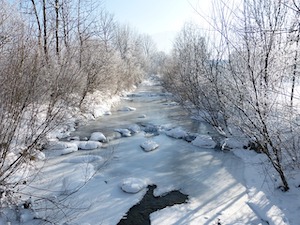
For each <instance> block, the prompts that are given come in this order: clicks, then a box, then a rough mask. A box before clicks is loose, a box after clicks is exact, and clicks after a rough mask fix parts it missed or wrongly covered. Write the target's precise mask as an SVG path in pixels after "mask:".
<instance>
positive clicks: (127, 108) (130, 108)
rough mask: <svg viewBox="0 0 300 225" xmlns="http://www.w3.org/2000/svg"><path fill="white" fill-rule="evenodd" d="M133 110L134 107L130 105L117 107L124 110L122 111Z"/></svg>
mask: <svg viewBox="0 0 300 225" xmlns="http://www.w3.org/2000/svg"><path fill="white" fill-rule="evenodd" d="M135 110H136V108H134V107H130V106H124V107H123V108H121V109H119V111H124V112H126V111H128V112H129V111H135Z"/></svg>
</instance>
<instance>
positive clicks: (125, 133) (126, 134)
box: [114, 128, 131, 137]
mask: <svg viewBox="0 0 300 225" xmlns="http://www.w3.org/2000/svg"><path fill="white" fill-rule="evenodd" d="M114 131H116V132H119V133H120V134H121V135H122V137H130V136H131V132H130V130H128V129H122V128H118V129H115V130H114Z"/></svg>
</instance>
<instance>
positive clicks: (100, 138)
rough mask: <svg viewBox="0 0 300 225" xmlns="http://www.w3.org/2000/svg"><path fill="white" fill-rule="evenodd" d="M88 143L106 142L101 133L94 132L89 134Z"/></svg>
mask: <svg viewBox="0 0 300 225" xmlns="http://www.w3.org/2000/svg"><path fill="white" fill-rule="evenodd" d="M90 141H100V142H106V137H105V135H104V134H103V133H102V132H94V133H92V134H91V137H90Z"/></svg>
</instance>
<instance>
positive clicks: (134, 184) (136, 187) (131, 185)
mask: <svg viewBox="0 0 300 225" xmlns="http://www.w3.org/2000/svg"><path fill="white" fill-rule="evenodd" d="M146 185H147V184H146V182H145V181H144V180H142V179H139V178H134V177H130V178H127V179H124V180H123V182H122V184H121V189H122V190H123V191H124V192H126V193H131V194H135V193H138V192H139V191H141V190H143V189H144V188H145V187H146Z"/></svg>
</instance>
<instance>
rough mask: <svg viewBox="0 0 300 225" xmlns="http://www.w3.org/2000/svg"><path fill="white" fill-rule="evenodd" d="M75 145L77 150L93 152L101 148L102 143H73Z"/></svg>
mask: <svg viewBox="0 0 300 225" xmlns="http://www.w3.org/2000/svg"><path fill="white" fill-rule="evenodd" d="M74 143H76V145H77V146H78V149H81V150H93V149H97V148H101V146H102V143H100V142H98V141H75V142H74Z"/></svg>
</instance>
